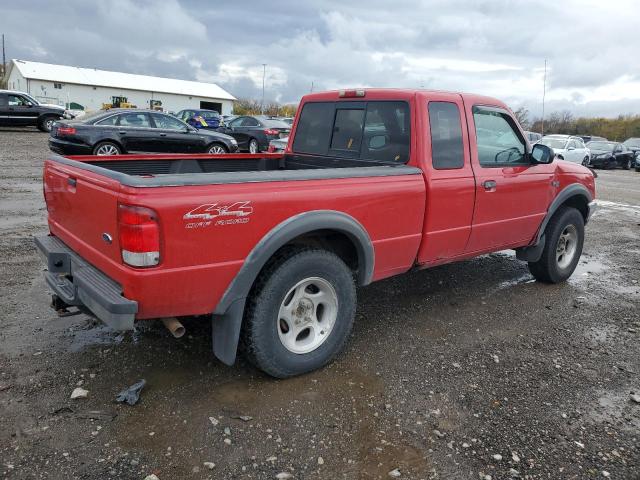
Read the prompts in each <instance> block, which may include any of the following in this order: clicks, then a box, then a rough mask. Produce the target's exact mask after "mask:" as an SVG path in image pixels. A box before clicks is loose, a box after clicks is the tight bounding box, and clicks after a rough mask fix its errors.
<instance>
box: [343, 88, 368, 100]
mask: <svg viewBox="0 0 640 480" xmlns="http://www.w3.org/2000/svg"><path fill="white" fill-rule="evenodd" d="M364 93H365V92H364V90H340V92H339V93H338V96H339V97H340V98H355V97H364Z"/></svg>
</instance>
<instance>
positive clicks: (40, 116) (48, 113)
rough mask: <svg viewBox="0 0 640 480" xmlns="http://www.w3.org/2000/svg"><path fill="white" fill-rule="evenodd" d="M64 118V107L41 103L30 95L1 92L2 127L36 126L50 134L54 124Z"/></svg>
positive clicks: (0, 115) (0, 117)
mask: <svg viewBox="0 0 640 480" xmlns="http://www.w3.org/2000/svg"><path fill="white" fill-rule="evenodd" d="M64 116H65V109H64V107H60V106H58V105H50V104H44V103H40V102H38V101H37V100H36V99H35V98H33V97H32V96H31V95H29V94H28V93H24V92H14V91H12V90H0V125H2V126H9V127H25V126H34V127H38V129H40V130H42V131H43V132H49V131H51V127H52V126H53V123H54V122H55V121H56V120H59V119H61V118H63V117H64Z"/></svg>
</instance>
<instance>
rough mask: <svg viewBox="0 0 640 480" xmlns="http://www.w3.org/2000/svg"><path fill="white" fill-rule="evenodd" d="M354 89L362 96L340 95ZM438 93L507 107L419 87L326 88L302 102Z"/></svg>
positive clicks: (467, 95) (470, 95)
mask: <svg viewBox="0 0 640 480" xmlns="http://www.w3.org/2000/svg"><path fill="white" fill-rule="evenodd" d="M355 91H358V92H364V96H356V97H341V96H340V93H341V92H355ZM438 94H440V95H441V94H449V95H451V94H453V95H459V96H461V97H462V98H463V99H465V100H467V101H468V102H470V103H478V104H488V105H496V106H501V107H504V108H506V109H509V107H507V105H506V104H505V103H504V102H502V101H500V100H498V99H497V98H493V97H488V96H485V95H477V94H474V93H463V92H452V91H446V90H426V89H421V88H349V89H340V90H328V91H324V92H318V93H310V94H308V95H304V96H303V97H302V102H311V101H316V102H317V101H322V100H324V101H328V100H334V101H335V100H341V101H350V100H351V101H365V100H367V99H374V100H382V99H384V100H389V99H398V100H400V99H405V100H406V99H408V98H410V97H413V96H416V95H421V96H425V97H428V96H430V95H438ZM509 110H510V109H509Z"/></svg>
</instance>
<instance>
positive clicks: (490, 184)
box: [482, 180, 498, 191]
mask: <svg viewBox="0 0 640 480" xmlns="http://www.w3.org/2000/svg"><path fill="white" fill-rule="evenodd" d="M497 185H498V184H497V183H496V181H495V180H485V181H484V182H482V186H483V187H484V189H485V190H489V191H493V190H495V189H496V186H497Z"/></svg>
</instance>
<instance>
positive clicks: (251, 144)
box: [249, 138, 260, 153]
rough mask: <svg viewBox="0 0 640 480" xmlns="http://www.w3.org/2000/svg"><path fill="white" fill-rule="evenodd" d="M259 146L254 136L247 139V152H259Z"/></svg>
mask: <svg viewBox="0 0 640 480" xmlns="http://www.w3.org/2000/svg"><path fill="white" fill-rule="evenodd" d="M259 152H260V146H259V145H258V141H257V140H256V139H255V138H252V139H251V140H249V153H259Z"/></svg>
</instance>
